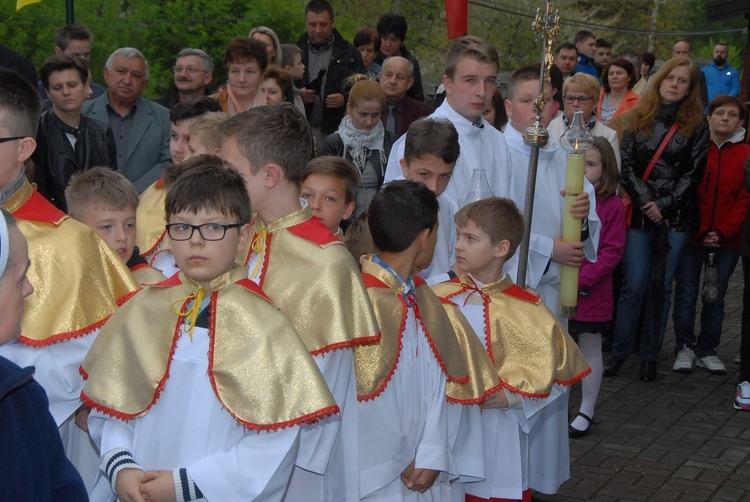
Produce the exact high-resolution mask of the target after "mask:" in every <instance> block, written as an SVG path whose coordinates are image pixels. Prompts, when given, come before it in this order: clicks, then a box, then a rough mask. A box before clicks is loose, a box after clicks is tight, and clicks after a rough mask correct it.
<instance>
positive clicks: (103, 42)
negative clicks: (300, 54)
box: [0, 0, 304, 97]
mask: <svg viewBox="0 0 750 502" xmlns="http://www.w3.org/2000/svg"><path fill="white" fill-rule="evenodd" d="M14 6H15V0H13V1H12V2H11V1H10V0H0V12H6V13H12V12H13V10H14ZM303 9H304V2H302V1H300V0H227V1H212V0H166V1H159V2H156V1H153V0H76V2H75V13H76V22H78V23H81V24H84V25H85V26H87V27H88V28H89V29H90V30H91V31H92V32H93V33H94V51H93V54H92V59H91V68H92V75H93V77H94V80H95V81H97V82H100V83H103V80H104V78H103V76H102V72H101V69H102V68H103V67H104V64H105V62H106V59H107V57H108V56H109V54H110V53H111V52H112V51H114V50H115V49H117V48H119V47H127V46H129V47H135V48H137V49H139V50H140V51H141V52H143V54H144V55H145V56H146V59H147V60H148V62H149V69H150V71H151V77H150V81H149V86H148V88H147V89H146V91H145V94H146V96H148V97H155V96H159V95H162V94H164V93H165V92H166V90H167V89H168V88H169V85H170V84H171V82H172V73H171V70H170V68H171V67H172V65H173V64H174V58H175V54H177V52H179V51H180V50H181V49H183V48H186V47H195V48H200V49H203V50H205V51H206V52H208V54H209V55H211V57H212V58H213V59H214V62H215V63H216V69H215V71H214V82H223V81H224V80H225V78H226V72H225V70H224V68H223V64H222V59H223V56H224V48H225V47H226V45H227V43H228V42H229V40H231V39H232V38H233V37H235V36H238V35H247V34H248V33H249V32H250V30H251V29H252V28H253V27H254V26H259V25H265V26H269V27H272V28H273V30H274V31H276V33H277V34H278V35H279V38H280V39H281V41H282V43H284V42H294V41H296V40H297V38H298V37H299V35H300V34H301V33H302V32H303V31H304V15H303V14H302V12H303ZM64 24H65V2H64V1H63V0H42V1H41V2H40V3H37V4H33V5H30V6H28V7H25V8H24V9H22V10H20V11H19V12H17V13H16V14H15V15H14V16H13V17H12V18H10V19H8V20H6V21H5V22H4V23H3V24H0V40H2V41H3V44H5V45H7V46H9V47H12V48H14V49H15V50H17V51H18V52H20V53H21V54H23V55H25V56H26V57H28V58H29V59H31V60H32V61H33V62H34V64H36V66H37V68H38V67H39V66H40V65H41V63H42V62H43V61H44V59H45V58H46V57H48V56H49V55H51V54H52V53H53V51H54V46H55V44H54V38H55V36H54V32H55V29H56V28H58V27H59V26H63V25H64Z"/></svg>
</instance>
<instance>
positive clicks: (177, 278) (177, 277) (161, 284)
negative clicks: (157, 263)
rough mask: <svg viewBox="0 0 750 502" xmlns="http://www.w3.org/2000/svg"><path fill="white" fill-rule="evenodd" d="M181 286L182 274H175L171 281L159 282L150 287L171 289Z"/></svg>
mask: <svg viewBox="0 0 750 502" xmlns="http://www.w3.org/2000/svg"><path fill="white" fill-rule="evenodd" d="M180 284H182V281H181V280H180V273H179V272H175V273H174V275H173V276H172V277H170V278H169V279H166V280H163V281H161V282H157V283H156V284H151V285H150V286H151V287H152V288H169V287H171V286H178V285H180Z"/></svg>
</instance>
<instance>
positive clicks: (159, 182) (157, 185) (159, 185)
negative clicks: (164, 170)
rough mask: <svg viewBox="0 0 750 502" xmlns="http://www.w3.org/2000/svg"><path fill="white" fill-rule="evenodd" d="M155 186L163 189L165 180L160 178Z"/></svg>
mask: <svg viewBox="0 0 750 502" xmlns="http://www.w3.org/2000/svg"><path fill="white" fill-rule="evenodd" d="M154 186H155V187H161V186H164V178H159V179H158V180H156V181H155V182H154Z"/></svg>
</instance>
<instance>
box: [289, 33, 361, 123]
mask: <svg viewBox="0 0 750 502" xmlns="http://www.w3.org/2000/svg"><path fill="white" fill-rule="evenodd" d="M297 46H298V47H299V48H300V50H301V51H302V61H303V62H304V63H305V74H304V75H303V76H302V80H301V82H298V87H304V86H305V84H307V83H308V82H309V81H310V80H313V79H315V77H316V75H312V76H310V74H309V73H308V67H309V64H308V62H309V61H310V45H309V44H308V38H307V33H305V34H304V35H302V36H301V37H300V38H299V40H297ZM365 72H366V70H365V66H364V64H362V55H361V54H360V53H359V50H357V48H356V47H354V46H353V45H352V44H350V43H349V42H347V41H346V40H344V37H342V36H341V34H340V33H339V32H338V31H337V30H336V29H335V28H334V30H333V50H332V51H331V59H330V61H329V63H328V71H327V72H326V85H325V88H324V89H322V90H321V91H322V92H321V96H320V98H321V100H322V101H323V105H324V106H323V117H322V119H321V122H320V130H321V131H323V132H324V133H326V134H330V133H332V132H335V131H336V129H338V127H339V124H340V123H341V119H342V118H344V113H345V112H346V101H345V102H344V106H342V107H341V108H328V107H326V106H325V100H326V96H328V95H329V94H343V95H344V97H345V98H346V99H348V97H349V89H348V87H347V84H346V79H347V78H349V77H350V76H352V75H354V74H355V73H365ZM312 108H313V105H312V103H311V104H305V109H306V110H307V118H308V119H309V118H310V115H311V114H312Z"/></svg>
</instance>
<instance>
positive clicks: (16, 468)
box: [0, 208, 88, 501]
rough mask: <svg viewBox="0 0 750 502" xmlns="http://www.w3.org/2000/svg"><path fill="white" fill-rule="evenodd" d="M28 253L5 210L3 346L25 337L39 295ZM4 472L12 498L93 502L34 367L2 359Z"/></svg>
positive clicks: (0, 301)
mask: <svg viewBox="0 0 750 502" xmlns="http://www.w3.org/2000/svg"><path fill="white" fill-rule="evenodd" d="M29 264H30V262H29V252H28V246H27V244H26V239H25V238H24V236H23V234H22V233H21V231H20V230H19V229H18V226H17V224H16V220H15V219H14V218H13V216H11V214H10V213H9V212H8V211H6V210H5V209H2V208H0V319H2V322H1V323H0V345H3V344H6V343H8V342H10V341H12V340H15V339H16V338H17V337H18V335H20V334H21V317H22V316H23V305H24V299H25V298H27V297H28V296H29V295H31V294H32V293H33V292H34V287H33V286H32V284H31V283H30V282H29V279H28V277H26V272H27V270H28V267H29ZM0 396H2V398H0V423H2V424H3V426H2V427H1V428H0V441H1V442H2V445H3V449H4V450H3V451H4V456H5V458H4V459H3V463H2V464H3V469H2V471H0V486H2V487H3V498H7V499H8V500H70V501H73V500H88V497H87V495H86V488H85V487H84V485H83V481H82V480H81V476H80V475H79V474H78V473H77V472H76V470H75V468H74V467H73V465H72V464H71V463H70V461H69V460H68V459H67V458H65V452H64V451H63V445H62V442H61V441H60V433H59V432H58V430H57V426H56V425H55V421H54V419H53V418H52V415H50V412H49V402H48V401H47V396H46V395H45V393H44V389H42V387H41V386H40V385H39V384H38V383H37V382H36V381H34V367H33V366H31V367H26V368H20V367H18V366H17V365H15V364H14V363H12V362H11V361H9V360H8V359H6V358H4V357H2V356H0Z"/></svg>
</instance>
